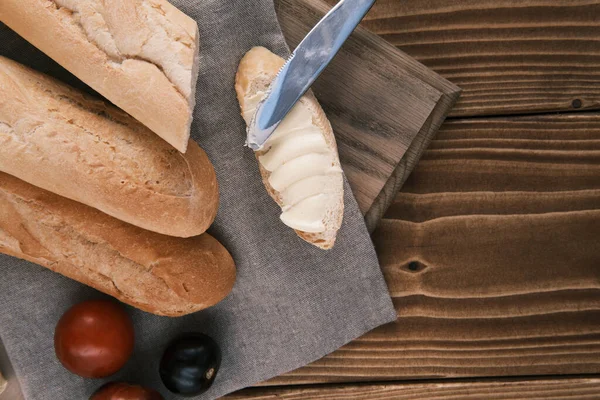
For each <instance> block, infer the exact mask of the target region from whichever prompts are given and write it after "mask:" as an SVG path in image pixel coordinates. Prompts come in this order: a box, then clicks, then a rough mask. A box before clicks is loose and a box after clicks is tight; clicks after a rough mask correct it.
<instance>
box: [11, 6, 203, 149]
mask: <svg viewBox="0 0 600 400" xmlns="http://www.w3.org/2000/svg"><path fill="white" fill-rule="evenodd" d="M0 21H2V22H4V23H5V24H6V25H8V26H9V27H10V28H12V29H13V30H14V31H15V32H17V33H18V34H19V35H21V36H23V37H24V38H25V39H26V40H27V41H29V42H30V43H32V44H33V45H34V46H36V47H37V48H38V49H40V50H41V51H43V52H44V53H46V54H48V55H49V56H50V57H51V58H53V59H54V60H55V61H56V62H58V63H59V64H61V65H62V66H63V67H65V68H66V69H67V70H69V71H70V72H71V73H73V74H74V75H75V76H77V77H78V78H79V79H81V80H82V81H84V82H85V83H87V84H88V85H89V86H91V87H92V88H93V89H94V90H96V91H97V92H98V93H100V94H102V95H103V96H104V97H106V98H107V99H108V100H110V101H111V102H112V103H114V104H116V105H117V106H118V107H120V108H121V109H123V110H124V111H126V112H127V113H129V114H130V115H132V116H133V117H134V118H136V119H137V120H138V121H140V122H142V123H143V124H144V125H146V126H147V127H148V128H150V129H151V130H152V131H154V132H155V133H156V134H158V135H159V136H160V137H162V138H163V139H164V140H166V141H167V142H168V143H170V144H171V145H172V146H174V147H175V148H176V149H177V150H179V151H181V152H185V151H186V148H187V145H188V139H189V137H190V125H191V123H192V112H193V110H194V105H195V95H196V80H197V78H198V26H197V24H196V22H195V21H194V20H193V19H191V18H190V17H188V16H187V15H185V14H184V13H182V12H181V11H179V10H178V9H177V8H175V7H174V6H172V5H171V4H170V3H168V2H167V1H165V0H2V1H0Z"/></svg>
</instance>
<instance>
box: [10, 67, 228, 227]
mask: <svg viewBox="0 0 600 400" xmlns="http://www.w3.org/2000/svg"><path fill="white" fill-rule="evenodd" d="M0 171H3V172H6V173H9V174H11V175H14V176H16V177H18V178H20V179H22V180H24V181H27V182H29V183H31V184H33V185H36V186H39V187H41V188H43V189H46V190H49V191H51V192H54V193H57V194H59V195H61V196H64V197H67V198H70V199H72V200H76V201H79V202H81V203H84V204H87V205H89V206H92V207H94V208H97V209H99V210H101V211H103V212H105V213H107V214H109V215H112V216H113V217H115V218H118V219H121V220H123V221H126V222H129V223H131V224H133V225H136V226H139V227H142V228H145V229H148V230H151V231H155V232H159V233H162V234H165V235H172V236H181V237H190V236H195V235H199V234H201V233H203V232H205V231H206V229H208V227H209V226H210V224H211V223H212V221H213V219H214V217H215V215H216V212H217V208H218V201H219V193H218V187H217V180H216V175H215V171H214V169H213V166H212V164H211V163H210V161H209V159H208V157H207V156H206V154H205V153H204V151H202V149H200V147H198V145H197V144H196V143H194V142H193V141H191V140H190V144H189V146H188V152H187V153H186V154H185V155H183V154H181V153H179V152H178V151H176V150H175V149H173V148H172V147H171V146H169V145H168V144H167V143H166V142H164V141H163V140H161V139H160V138H159V137H158V136H156V135H154V134H153V133H152V132H151V131H150V130H149V129H147V128H146V127H144V126H143V125H142V124H140V123H139V122H137V121H136V120H134V119H133V118H131V117H130V116H129V115H127V114H126V113H124V112H122V111H120V110H118V109H117V108H115V107H112V106H109V105H106V104H105V103H104V102H101V101H97V100H92V99H90V98H89V97H88V96H85V95H83V94H82V93H80V92H78V91H76V90H75V89H73V88H70V87H68V86H66V85H64V84H61V83H59V82H58V81H56V80H53V79H51V78H49V77H47V76H44V75H43V74H40V73H37V72H34V71H32V70H30V69H28V68H26V67H24V66H22V65H20V64H18V63H15V62H14V61H11V60H8V59H6V58H3V57H0Z"/></svg>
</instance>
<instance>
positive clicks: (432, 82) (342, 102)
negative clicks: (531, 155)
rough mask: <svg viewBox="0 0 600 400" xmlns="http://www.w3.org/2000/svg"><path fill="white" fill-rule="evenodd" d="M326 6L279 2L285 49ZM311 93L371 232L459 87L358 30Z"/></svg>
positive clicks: (309, 0) (304, 0) (307, 0)
mask: <svg viewBox="0 0 600 400" xmlns="http://www.w3.org/2000/svg"><path fill="white" fill-rule="evenodd" d="M328 9H329V6H328V5H327V4H326V3H324V2H322V1H321V0H300V1H299V0H278V1H277V2H276V11H277V15H278V18H279V22H280V24H281V27H282V30H283V33H284V35H285V37H286V40H287V42H288V44H289V45H290V47H292V48H294V47H295V46H296V45H297V44H298V43H299V42H300V41H301V40H302V39H303V38H304V36H305V35H306V34H307V33H308V32H309V30H310V29H312V27H313V26H314V25H315V24H316V23H317V22H318V21H319V20H320V19H321V18H322V17H323V15H324V14H325V13H326V12H327V10H328ZM313 90H314V92H315V94H316V95H317V97H318V98H319V101H320V102H321V104H322V105H323V108H324V109H325V111H326V113H327V116H328V117H329V119H330V121H331V123H332V125H333V128H334V132H335V134H336V139H337V144H338V148H339V152H340V159H341V162H342V164H343V167H344V171H345V173H346V176H347V177H348V180H349V181H350V185H351V186H352V190H353V193H354V195H355V197H356V199H357V201H358V204H359V206H360V208H361V210H362V211H363V213H364V214H365V218H366V220H367V224H368V226H369V227H370V228H371V229H372V228H374V227H375V225H376V224H377V223H378V222H379V220H380V219H381V217H382V216H383V213H384V212H385V210H386V209H387V207H388V206H389V204H390V203H391V202H392V201H393V198H394V196H395V195H396V193H397V191H398V189H399V187H400V186H401V184H402V183H404V181H405V180H406V178H407V176H408V174H409V173H410V171H411V170H412V168H413V167H414V165H415V163H416V160H418V158H419V156H420V154H421V153H422V151H423V150H424V149H425V147H426V146H427V144H428V143H429V141H430V140H431V137H432V136H433V135H434V133H435V132H436V131H437V129H438V128H439V126H440V125H441V123H442V121H443V120H444V118H445V116H446V114H447V113H448V112H449V110H450V108H451V107H452V105H453V104H454V102H455V101H456V99H457V97H458V93H459V89H458V88H457V87H456V86H454V85H452V84H451V83H449V82H448V81H446V80H444V79H442V78H441V77H440V76H439V75H437V74H435V73H433V72H432V71H430V70H429V69H427V68H425V67H424V66H423V65H421V64H419V63H417V62H416V61H415V60H413V59H411V58H410V57H408V56H407V55H406V54H404V53H402V52H400V51H398V50H397V49H396V48H395V47H394V46H392V45H390V44H388V43H387V42H385V41H384V40H382V39H381V38H379V37H378V36H376V35H374V34H371V33H369V32H367V31H365V30H363V29H358V30H357V31H356V32H355V33H354V34H353V35H352V37H351V38H350V39H349V40H348V42H346V44H345V45H344V47H343V48H342V51H341V52H340V53H339V54H338V55H337V56H336V58H335V59H334V61H333V62H332V64H331V65H330V66H329V67H328V68H327V69H326V70H325V72H324V73H323V75H322V76H321V78H320V79H319V80H318V81H317V82H316V83H315V85H314V86H313ZM407 105H410V107H407Z"/></svg>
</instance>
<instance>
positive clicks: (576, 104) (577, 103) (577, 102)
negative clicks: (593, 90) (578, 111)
mask: <svg viewBox="0 0 600 400" xmlns="http://www.w3.org/2000/svg"><path fill="white" fill-rule="evenodd" d="M571 106H572V107H573V108H581V106H582V103H581V100H579V99H575V100H573V102H572V103H571Z"/></svg>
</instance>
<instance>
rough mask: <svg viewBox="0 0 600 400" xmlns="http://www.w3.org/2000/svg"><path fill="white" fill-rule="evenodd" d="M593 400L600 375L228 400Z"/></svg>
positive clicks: (250, 392) (331, 389)
mask: <svg viewBox="0 0 600 400" xmlns="http://www.w3.org/2000/svg"><path fill="white" fill-rule="evenodd" d="M251 399H252V400H271V399H277V400H302V399H314V400H318V399H327V400H350V399H351V400H363V399H364V400H392V399H393V400H432V399H435V400H458V399H460V400H466V399H486V400H507V399H521V400H524V399H532V400H533V399H538V400H565V399H577V400H584V399H588V400H592V399H600V378H597V377H593V378H570V379H564V378H563V379H527V380H501V381H466V382H435V383H434V382H430V383H405V384H378V385H345V386H340V385H336V386H325V387H306V388H260V389H246V390H243V391H240V392H237V393H234V394H232V395H229V396H226V397H224V400H251Z"/></svg>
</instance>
